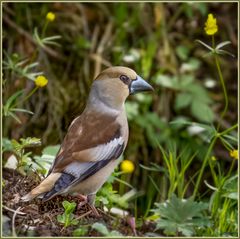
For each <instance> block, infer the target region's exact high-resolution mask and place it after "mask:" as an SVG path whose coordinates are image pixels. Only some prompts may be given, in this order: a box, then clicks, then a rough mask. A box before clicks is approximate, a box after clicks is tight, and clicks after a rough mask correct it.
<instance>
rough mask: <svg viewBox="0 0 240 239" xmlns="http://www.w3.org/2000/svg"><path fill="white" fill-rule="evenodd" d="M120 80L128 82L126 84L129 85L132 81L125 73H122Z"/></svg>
mask: <svg viewBox="0 0 240 239" xmlns="http://www.w3.org/2000/svg"><path fill="white" fill-rule="evenodd" d="M120 80H121V81H122V82H123V83H124V84H126V85H128V84H129V83H130V79H129V77H127V76H125V75H121V76H120Z"/></svg>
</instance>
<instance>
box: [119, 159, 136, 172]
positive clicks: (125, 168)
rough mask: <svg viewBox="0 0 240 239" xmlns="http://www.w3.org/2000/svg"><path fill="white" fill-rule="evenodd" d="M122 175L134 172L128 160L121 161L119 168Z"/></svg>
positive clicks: (131, 163)
mask: <svg viewBox="0 0 240 239" xmlns="http://www.w3.org/2000/svg"><path fill="white" fill-rule="evenodd" d="M120 168H121V170H122V171H123V172H124V173H132V172H133V171H134V168H135V167H134V164H133V162H132V161H130V160H123V161H122V163H121V166H120Z"/></svg>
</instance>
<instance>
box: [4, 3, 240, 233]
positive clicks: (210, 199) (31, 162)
mask: <svg viewBox="0 0 240 239" xmlns="http://www.w3.org/2000/svg"><path fill="white" fill-rule="evenodd" d="M229 12H231V16H229ZM23 16H25V17H23ZM215 18H216V19H215ZM26 19H27V20H26ZM237 19H238V18H237V3H214V4H213V3H207V2H201V3H200V2H196V3H195V2H191V3H190V2H184V3H170V2H169V3H147V2H145V3H144V2H142V3H100V2H99V3H61V2H59V3H28V4H26V3H3V22H4V25H3V46H4V47H3V48H4V49H5V51H4V54H3V76H2V77H3V78H2V88H3V105H2V113H3V114H2V115H3V139H2V142H3V144H2V146H3V147H2V152H3V160H2V162H3V171H4V170H5V165H6V163H9V161H10V159H11V158H12V156H14V157H15V158H16V167H15V168H14V170H15V171H16V172H17V173H20V174H21V175H24V177H25V176H26V177H28V176H29V175H31V173H32V172H35V173H36V174H37V175H38V176H40V177H43V176H46V174H47V172H48V169H49V167H50V165H51V163H52V161H53V160H54V156H55V155H56V154H57V152H58V149H59V144H60V143H61V142H62V139H63V137H64V135H65V133H66V131H67V128H68V126H69V124H70V123H71V121H72V120H73V119H74V118H75V117H76V116H78V115H79V114H80V113H81V112H82V110H83V108H84V105H85V102H86V99H87V96H88V92H89V89H90V86H91V83H92V80H93V78H94V77H95V76H96V75H98V74H99V73H100V71H101V70H103V69H104V68H106V67H108V66H110V65H124V66H128V67H130V68H133V69H134V70H135V71H136V72H137V73H138V74H139V75H141V76H142V77H143V78H145V79H146V80H147V81H148V82H149V83H150V84H151V85H153V86H154V89H155V91H154V93H153V94H138V95H134V96H130V97H129V99H128V101H127V102H126V111H127V115H128V121H129V128H130V137H129V142H128V146H127V148H126V151H125V153H124V155H123V159H122V160H123V161H122V162H123V163H122V164H121V165H120V167H119V168H117V169H116V171H115V172H114V173H113V174H112V176H111V177H110V178H109V179H108V181H107V182H106V183H105V184H104V186H103V187H102V188H101V189H100V191H99V192H98V194H97V197H96V206H97V207H99V208H100V209H101V210H102V211H104V213H105V214H106V215H107V216H106V215H105V214H102V215H105V216H106V217H107V218H108V219H106V220H108V221H107V223H106V221H105V222H102V221H99V222H95V221H91V220H90V219H89V218H88V219H86V220H85V219H83V218H81V216H80V217H79V216H76V211H77V209H76V203H75V202H74V201H72V202H71V201H66V200H65V201H63V202H62V205H63V207H64V213H63V214H58V213H56V214H54V216H53V218H51V223H52V220H53V221H54V220H56V221H55V223H56V225H60V227H62V228H63V231H61V232H64V231H65V232H66V231H67V230H70V231H71V232H70V233H69V234H68V235H71V236H96V235H97V236H99V235H100V236H107V237H114V236H122V235H125V234H124V232H123V231H122V230H121V226H119V225H120V224H119V222H120V221H121V220H123V221H124V222H123V224H124V225H128V228H129V232H128V233H127V234H126V235H128V236H133V235H136V234H137V235H140V236H147V235H154V236H201V237H202V236H203V237H208V236H209V237H221V236H224V237H225V236H231V237H237V236H238V193H239V192H238V180H239V177H238V170H237V169H238V165H237V164H238V159H239V157H238V138H237V130H238V123H237V122H238V118H237V117H238V116H237V105H238V98H237V93H238V92H237V83H238V82H237V75H238V74H237V73H238V68H237V60H236V55H237V49H238V45H237V42H238V39H237ZM8 180H10V179H9V178H4V181H3V182H2V187H3V186H4V188H6V187H5V184H6V182H7V181H8ZM27 190H29V189H26V190H25V191H24V192H25V193H26V191H27ZM16 198H17V196H16ZM16 198H15V199H14V200H16ZM7 201H8V199H6V200H5V201H4V202H3V203H5V204H6V202H7ZM10 201H11V200H10ZM9 205H10V206H9ZM9 205H8V204H7V205H4V206H6V207H13V208H14V210H17V206H13V205H15V204H9ZM6 207H5V208H6ZM60 208H61V210H62V206H60ZM113 209H117V210H118V213H117V214H116V213H115V214H111V213H112V211H114V210H113ZM126 212H127V213H128V214H129V215H128V216H127V214H126ZM61 213H62V211H61ZM125 214H126V215H125ZM15 216H16V215H15ZM129 216H132V217H133V218H134V223H133V222H131V223H129V220H128V218H129ZM4 217H5V220H6V222H7V221H10V222H11V220H13V218H12V217H11V218H10V217H9V216H6V215H5V212H4ZM78 217H79V218H81V219H76V218H78ZM135 222H136V223H135ZM149 222H150V223H152V224H153V225H154V226H153V227H150V226H149V224H147V223H149ZM31 223H32V222H31ZM53 224H54V223H53ZM135 224H136V225H135ZM29 225H31V226H32V224H29ZM29 225H28V226H29ZM54 225H55V224H54ZM56 225H55V226H56ZM146 225H148V226H146ZM6 228H7V227H6ZM143 228H145V229H143ZM52 229H53V228H52ZM6 230H7V229H6ZM9 231H10V229H9V230H8V234H9V233H10V232H9ZM43 231H44V230H43ZM153 231H154V232H153ZM18 232H19V235H20V236H22V235H31V234H23V233H24V232H22V231H21V230H19V231H18ZM135 232H136V234H135ZM11 233H12V234H13V235H14V233H15V232H14V231H12V232H11ZM43 233H44V232H43ZM96 233H97V234H96ZM40 235H41V233H40ZM53 235H56V234H53ZM62 235H63V234H58V236H62ZM64 235H65V234H64ZM42 236H45V234H42Z"/></svg>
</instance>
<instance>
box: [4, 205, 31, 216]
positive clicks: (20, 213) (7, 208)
mask: <svg viewBox="0 0 240 239" xmlns="http://www.w3.org/2000/svg"><path fill="white" fill-rule="evenodd" d="M3 208H4V209H6V210H8V211H10V212H13V213H16V214H19V215H22V216H25V215H27V214H26V213H24V212H18V211H17V210H14V209H11V208H9V207H7V206H5V205H3Z"/></svg>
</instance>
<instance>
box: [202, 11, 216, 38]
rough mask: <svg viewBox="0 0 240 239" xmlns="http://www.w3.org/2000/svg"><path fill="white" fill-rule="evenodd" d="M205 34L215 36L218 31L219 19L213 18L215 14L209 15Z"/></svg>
mask: <svg viewBox="0 0 240 239" xmlns="http://www.w3.org/2000/svg"><path fill="white" fill-rule="evenodd" d="M204 30H205V32H206V34H207V35H210V36H212V35H214V34H215V33H216V32H217V31H218V25H217V19H216V18H214V17H213V14H211V13H210V14H208V18H207V21H206V22H205V28H204Z"/></svg>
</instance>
